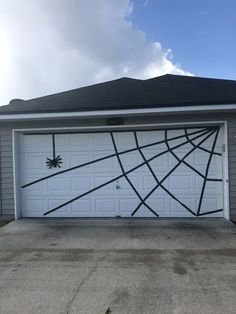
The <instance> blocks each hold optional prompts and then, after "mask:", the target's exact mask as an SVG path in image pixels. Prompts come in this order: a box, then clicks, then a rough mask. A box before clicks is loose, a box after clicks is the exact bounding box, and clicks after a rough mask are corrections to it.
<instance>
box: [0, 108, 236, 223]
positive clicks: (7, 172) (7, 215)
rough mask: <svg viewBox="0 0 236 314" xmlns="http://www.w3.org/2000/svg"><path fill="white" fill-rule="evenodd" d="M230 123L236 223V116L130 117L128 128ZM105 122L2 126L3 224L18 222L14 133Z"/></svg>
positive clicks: (234, 217)
mask: <svg viewBox="0 0 236 314" xmlns="http://www.w3.org/2000/svg"><path fill="white" fill-rule="evenodd" d="M225 120H227V122H228V155H229V193H230V195H229V197H230V220H232V221H236V138H235V136H236V113H228V114H222V113H221V114H216V113H215V114H213V113H209V114H196V113H195V114H191V115H187V114H181V116H180V115H176V114H175V116H173V115H165V116H163V115H162V116H161V115H156V116H153V115H152V116H141V117H126V118H125V120H124V122H125V124H127V125H129V124H132V125H133V124H148V123H178V122H183V123H184V122H204V121H225ZM104 125H106V120H105V119H76V120H66V121H35V122H15V123H6V122H5V123H2V124H1V125H0V171H1V173H0V192H1V200H0V220H1V219H2V220H4V219H12V218H14V189H13V156H12V129H25V128H44V127H45V128H46V127H47V128H50V127H67V126H68V127H79V126H104Z"/></svg>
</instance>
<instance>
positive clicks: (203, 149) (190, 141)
mask: <svg viewBox="0 0 236 314" xmlns="http://www.w3.org/2000/svg"><path fill="white" fill-rule="evenodd" d="M184 131H185V135H186V138H187V139H188V140H189V143H190V144H191V145H192V146H194V147H195V146H196V144H194V143H193V142H192V140H191V139H190V138H189V135H191V134H188V131H187V129H185V130H184ZM198 149H200V150H202V151H204V152H206V153H211V151H210V150H208V149H206V148H204V147H201V146H199V147H198ZM213 154H214V155H218V156H222V154H221V153H217V152H214V153H213Z"/></svg>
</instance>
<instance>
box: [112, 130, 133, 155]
mask: <svg viewBox="0 0 236 314" xmlns="http://www.w3.org/2000/svg"><path fill="white" fill-rule="evenodd" d="M113 136H114V140H115V145H116V147H117V150H118V152H121V151H124V150H127V149H133V148H135V147H136V143H135V138H134V134H133V132H120V133H117V132H114V133H113ZM112 146H113V144H112Z"/></svg>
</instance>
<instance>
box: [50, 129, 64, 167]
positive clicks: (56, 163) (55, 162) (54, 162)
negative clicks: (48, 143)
mask: <svg viewBox="0 0 236 314" xmlns="http://www.w3.org/2000/svg"><path fill="white" fill-rule="evenodd" d="M52 150H53V158H47V161H46V164H47V167H48V168H49V169H51V168H57V167H58V168H61V166H60V164H62V158H61V156H60V155H58V156H56V150H55V134H52Z"/></svg>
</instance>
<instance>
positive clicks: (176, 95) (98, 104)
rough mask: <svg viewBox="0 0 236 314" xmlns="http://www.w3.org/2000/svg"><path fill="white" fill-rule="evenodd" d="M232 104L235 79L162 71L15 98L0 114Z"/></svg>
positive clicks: (235, 95) (235, 93)
mask: <svg viewBox="0 0 236 314" xmlns="http://www.w3.org/2000/svg"><path fill="white" fill-rule="evenodd" d="M233 103H235V104H236V81H231V80H222V79H209V78H200V77H190V76H180V75H170V74H166V75H163V76H159V77H156V78H152V79H147V80H137V79H132V78H120V79H117V80H113V81H108V82H104V83H99V84H95V85H91V86H86V87H81V88H77V89H74V90H70V91H66V92H62V93H58V94H52V95H48V96H43V97H39V98H34V99H30V100H25V101H18V102H17V101H16V102H14V103H11V104H9V105H6V106H1V107H0V114H1V115H2V114H20V113H47V112H75V111H92V110H112V109H113V110H114V109H120V110H122V109H138V108H160V107H178V106H199V105H213V104H233Z"/></svg>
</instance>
